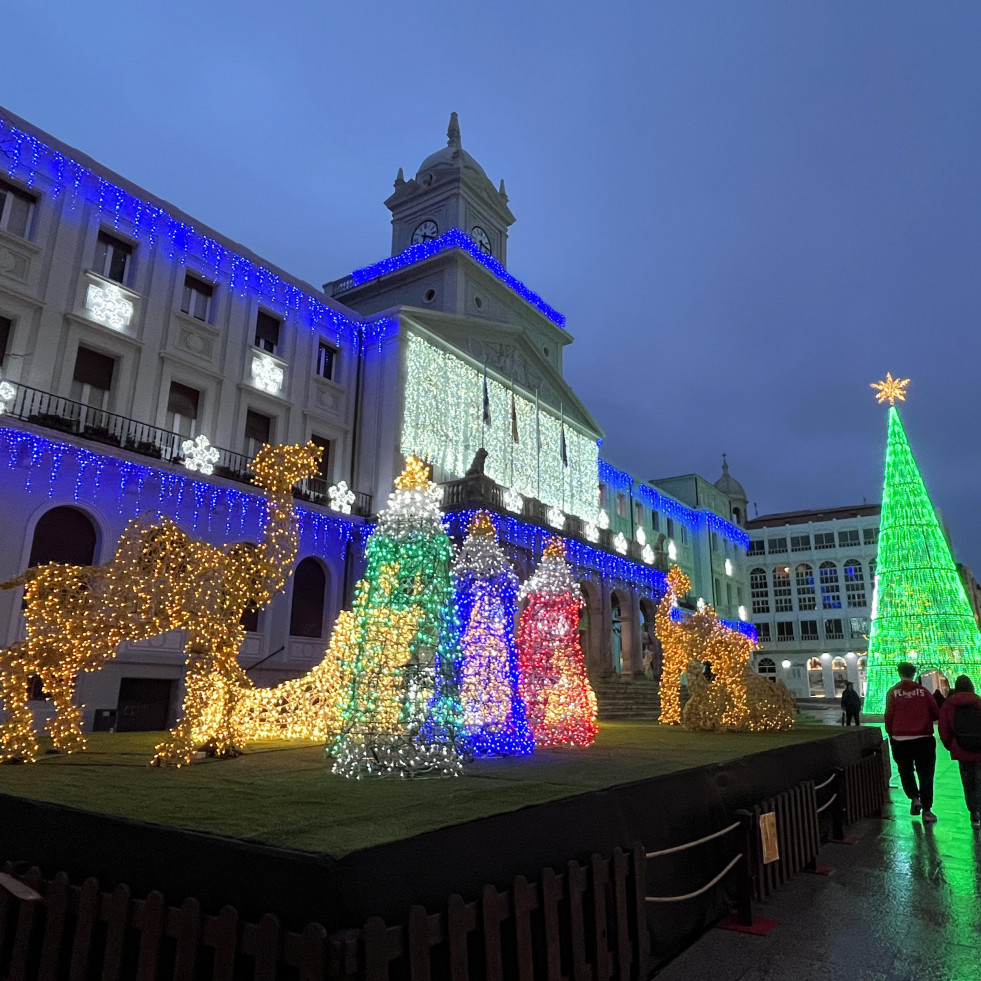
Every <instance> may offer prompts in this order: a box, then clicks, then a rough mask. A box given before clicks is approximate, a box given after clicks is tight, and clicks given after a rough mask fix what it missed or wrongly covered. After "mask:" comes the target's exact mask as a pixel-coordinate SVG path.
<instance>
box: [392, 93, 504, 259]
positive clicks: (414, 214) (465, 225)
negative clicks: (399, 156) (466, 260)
mask: <svg viewBox="0 0 981 981" xmlns="http://www.w3.org/2000/svg"><path fill="white" fill-rule="evenodd" d="M385 206H386V207H387V208H388V210H389V211H391V212H392V255H393V256H394V255H398V254H399V253H400V252H404V251H405V250H406V249H407V248H409V246H411V245H415V244H418V243H420V242H426V241H429V240H431V239H435V238H439V236H440V235H442V234H443V233H444V232H446V231H448V230H449V229H451V228H459V229H460V230H461V231H463V232H466V234H467V235H469V236H470V237H471V238H472V239H473V240H474V242H475V243H476V245H477V247H478V248H480V249H483V250H484V251H485V252H488V253H490V255H492V256H493V257H494V258H495V259H496V260H497V261H498V262H499V263H501V265H502V266H503V265H507V242H508V227H509V226H510V225H512V224H513V223H514V215H513V214H511V209H510V208H508V196H507V193H506V192H505V190H504V181H503V180H502V181H501V185H500V187H499V188H495V187H494V185H493V184H492V183H491V181H490V179H489V178H488V176H487V174H486V173H484V168H483V167H481V166H480V164H479V163H477V161H476V160H474V158H473V157H472V156H471V155H470V154H469V153H467V151H466V150H464V149H463V145H462V143H461V141H460V122H459V120H458V118H457V114H456V113H455V112H454V113H451V114H450V124H449V127H448V128H447V130H446V146H445V147H443V149H442V150H437V151H436V153H433V154H430V155H429V156H428V157H426V159H425V160H423V162H422V164H421V165H420V167H419V170H418V172H417V173H416V176H415V177H413V178H410V179H409V180H406V179H405V177H404V175H403V173H402V169H401V168H399V173H398V177H396V178H395V191H394V192H393V193H392V195H391V197H389V198H388V200H387V201H386V202H385Z"/></svg>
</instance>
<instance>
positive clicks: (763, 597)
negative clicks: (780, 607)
mask: <svg viewBox="0 0 981 981" xmlns="http://www.w3.org/2000/svg"><path fill="white" fill-rule="evenodd" d="M749 591H750V596H751V597H752V599H753V612H754V613H769V612H770V593H769V590H768V589H767V583H766V569H753V571H752V572H750V574H749Z"/></svg>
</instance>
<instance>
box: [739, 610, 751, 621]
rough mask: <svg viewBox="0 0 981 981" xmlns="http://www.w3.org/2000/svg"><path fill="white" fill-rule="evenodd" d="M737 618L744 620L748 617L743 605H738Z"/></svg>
mask: <svg viewBox="0 0 981 981" xmlns="http://www.w3.org/2000/svg"><path fill="white" fill-rule="evenodd" d="M739 619H740V620H742V621H744V622H745V621H746V620H748V619H749V614H748V613H747V612H746V607H745V606H741V607H739Z"/></svg>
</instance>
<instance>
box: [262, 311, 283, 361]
mask: <svg viewBox="0 0 981 981" xmlns="http://www.w3.org/2000/svg"><path fill="white" fill-rule="evenodd" d="M282 325H283V322H282V321H281V320H277V319H276V318H275V317H273V316H270V315H269V314H268V313H263V312H262V311H261V310H260V311H259V312H258V314H256V318H255V346H256V347H257V348H261V349H262V350H263V351H268V352H269V353H270V354H275V353H276V348H277V347H278V345H279V329H280V327H282Z"/></svg>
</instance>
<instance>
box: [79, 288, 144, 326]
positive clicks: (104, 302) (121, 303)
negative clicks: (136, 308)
mask: <svg viewBox="0 0 981 981" xmlns="http://www.w3.org/2000/svg"><path fill="white" fill-rule="evenodd" d="M85 309H86V310H88V311H89V313H90V314H92V319H93V320H98V321H99V323H100V324H105V325H106V326H107V327H111V328H112V329H113V330H123V328H125V327H128V326H129V323H130V321H131V320H132V319H133V304H132V303H130V301H129V300H127V299H126V297H125V296H123V291H122V290H121V289H120V288H119V287H118V286H113V285H112V283H106V284H105V285H104V286H96V285H95V284H94V283H90V284H89V288H88V292H87V293H86V294H85Z"/></svg>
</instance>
